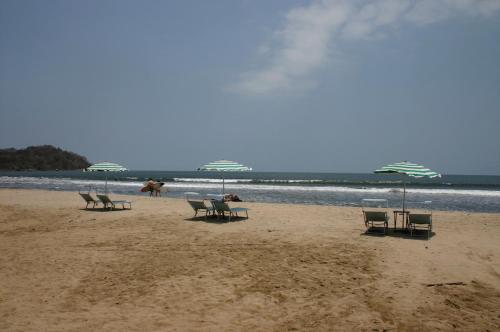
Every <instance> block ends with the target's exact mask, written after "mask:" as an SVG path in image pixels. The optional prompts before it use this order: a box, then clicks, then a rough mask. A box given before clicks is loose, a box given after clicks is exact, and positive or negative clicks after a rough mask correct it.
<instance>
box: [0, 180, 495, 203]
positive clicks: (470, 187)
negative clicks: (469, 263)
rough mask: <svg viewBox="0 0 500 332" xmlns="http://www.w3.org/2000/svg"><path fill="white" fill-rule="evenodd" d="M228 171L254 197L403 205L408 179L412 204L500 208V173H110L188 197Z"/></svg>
mask: <svg viewBox="0 0 500 332" xmlns="http://www.w3.org/2000/svg"><path fill="white" fill-rule="evenodd" d="M222 175H224V178H225V179H224V182H225V192H226V193H233V194H237V195H238V196H239V197H240V198H241V199H242V200H244V201H249V202H271V203H291V204H319V205H338V206H360V205H361V200H362V199H365V198H369V199H381V198H383V199H387V200H388V202H389V206H390V207H392V208H398V207H401V205H402V196H403V181H404V183H405V185H406V198H407V206H408V208H409V209H411V208H412V207H414V208H417V207H421V206H422V205H421V204H420V202H423V201H432V203H431V204H430V206H431V207H432V209H434V210H448V211H450V210H453V211H469V212H500V176H482V175H443V177H441V178H434V179H415V178H410V177H405V176H402V175H393V174H347V173H306V172H303V173H291V172H226V173H224V174H222V173H216V172H215V173H214V172H198V171H189V172H185V171H128V172H122V173H108V174H107V177H108V190H109V191H111V192H112V193H117V194H128V195H147V194H144V193H141V192H140V189H141V188H142V186H143V183H144V182H145V181H146V180H147V179H148V178H150V177H151V178H153V179H156V180H159V181H163V182H165V183H166V186H167V188H168V190H169V191H168V193H167V195H166V196H167V197H183V196H184V194H185V193H186V192H197V193H200V194H201V195H207V194H220V193H221V192H222ZM105 178H106V174H105V173H101V172H99V173H96V172H82V171H50V172H41V171H31V172H0V188H29V189H47V190H63V191H78V190H82V191H88V190H89V188H92V190H95V189H96V188H97V190H98V191H102V190H103V189H104V181H105Z"/></svg>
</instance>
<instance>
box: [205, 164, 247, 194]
mask: <svg viewBox="0 0 500 332" xmlns="http://www.w3.org/2000/svg"><path fill="white" fill-rule="evenodd" d="M251 170H252V168H251V167H247V166H245V165H242V164H240V163H237V162H235V161H230V160H217V161H212V162H211V163H208V164H206V165H203V166H201V167H199V168H198V171H206V172H222V194H223V195H224V191H225V183H224V182H225V180H224V172H247V171H251Z"/></svg>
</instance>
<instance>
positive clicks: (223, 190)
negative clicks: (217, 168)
mask: <svg viewBox="0 0 500 332" xmlns="http://www.w3.org/2000/svg"><path fill="white" fill-rule="evenodd" d="M224 194H225V183H224V172H222V195H224Z"/></svg>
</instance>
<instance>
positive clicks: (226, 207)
mask: <svg viewBox="0 0 500 332" xmlns="http://www.w3.org/2000/svg"><path fill="white" fill-rule="evenodd" d="M212 204H213V205H214V208H215V209H216V210H217V211H219V212H224V211H225V212H230V211H231V209H230V208H229V205H227V203H224V202H221V201H212Z"/></svg>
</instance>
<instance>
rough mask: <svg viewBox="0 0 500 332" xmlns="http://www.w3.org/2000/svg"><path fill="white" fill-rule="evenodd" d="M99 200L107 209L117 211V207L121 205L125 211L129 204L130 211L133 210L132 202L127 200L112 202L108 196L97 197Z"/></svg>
mask: <svg viewBox="0 0 500 332" xmlns="http://www.w3.org/2000/svg"><path fill="white" fill-rule="evenodd" d="M97 198H99V200H100V201H101V202H102V204H103V205H104V208H105V209H108V208H109V209H110V210H111V209H115V208H116V205H118V204H121V206H122V208H123V209H124V210H125V205H126V204H128V206H129V209H130V210H131V209H132V202H130V201H125V200H122V201H112V200H111V199H110V198H109V197H108V195H97Z"/></svg>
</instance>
